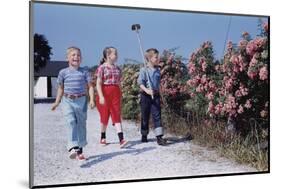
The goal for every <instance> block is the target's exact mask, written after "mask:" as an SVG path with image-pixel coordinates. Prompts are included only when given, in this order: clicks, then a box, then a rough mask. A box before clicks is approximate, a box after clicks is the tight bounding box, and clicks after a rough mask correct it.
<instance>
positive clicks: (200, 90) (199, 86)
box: [196, 84, 204, 93]
mask: <svg viewBox="0 0 281 189" xmlns="http://www.w3.org/2000/svg"><path fill="white" fill-rule="evenodd" d="M203 90H204V87H203V85H202V84H199V85H198V87H197V88H196V92H198V93H201V92H203Z"/></svg>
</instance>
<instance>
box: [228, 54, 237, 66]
mask: <svg viewBox="0 0 281 189" xmlns="http://www.w3.org/2000/svg"><path fill="white" fill-rule="evenodd" d="M230 62H231V63H232V64H238V63H239V61H238V57H237V56H236V55H232V56H231V58H230Z"/></svg>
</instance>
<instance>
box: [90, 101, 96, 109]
mask: <svg viewBox="0 0 281 189" xmlns="http://www.w3.org/2000/svg"><path fill="white" fill-rule="evenodd" d="M94 107H95V101H93V100H90V108H91V109H93V108H94Z"/></svg>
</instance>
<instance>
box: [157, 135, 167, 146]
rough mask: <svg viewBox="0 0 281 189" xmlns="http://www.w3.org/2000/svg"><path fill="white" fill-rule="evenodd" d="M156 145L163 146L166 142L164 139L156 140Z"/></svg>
mask: <svg viewBox="0 0 281 189" xmlns="http://www.w3.org/2000/svg"><path fill="white" fill-rule="evenodd" d="M157 144H158V145H160V146H165V145H167V140H166V139H164V138H162V137H161V138H157Z"/></svg>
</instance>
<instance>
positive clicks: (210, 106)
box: [207, 101, 215, 113]
mask: <svg viewBox="0 0 281 189" xmlns="http://www.w3.org/2000/svg"><path fill="white" fill-rule="evenodd" d="M214 110H215V106H214V104H213V102H212V101H210V102H209V106H208V110H207V112H209V113H212V112H214Z"/></svg>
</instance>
